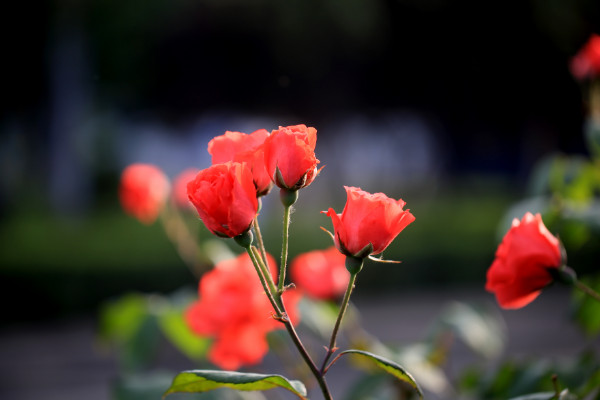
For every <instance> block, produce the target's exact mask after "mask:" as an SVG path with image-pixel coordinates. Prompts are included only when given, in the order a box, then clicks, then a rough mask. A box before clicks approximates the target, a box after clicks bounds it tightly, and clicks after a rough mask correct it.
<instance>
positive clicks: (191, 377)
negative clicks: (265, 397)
mask: <svg viewBox="0 0 600 400" xmlns="http://www.w3.org/2000/svg"><path fill="white" fill-rule="evenodd" d="M224 387H225V388H230V389H234V390H248V391H249V390H269V389H273V388H277V387H280V388H283V389H286V390H288V391H290V392H292V393H294V394H295V395H296V396H298V397H299V398H301V399H304V400H306V387H305V386H304V384H303V383H302V382H300V381H292V380H288V379H287V378H284V377H283V376H281V375H263V374H253V373H247V372H233V371H215V370H205V369H204V370H201V369H197V370H191V371H183V372H180V373H179V374H177V376H175V378H174V379H173V383H172V384H171V387H170V388H169V389H168V390H167V391H166V392H165V394H164V395H163V399H164V398H165V397H166V396H168V395H169V394H171V393H176V392H185V393H201V392H208V391H209V390H214V389H219V388H224Z"/></svg>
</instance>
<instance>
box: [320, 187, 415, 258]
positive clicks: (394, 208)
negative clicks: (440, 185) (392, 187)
mask: <svg viewBox="0 0 600 400" xmlns="http://www.w3.org/2000/svg"><path fill="white" fill-rule="evenodd" d="M344 188H345V189H346V194H347V196H348V198H347V200H346V206H345V207H344V211H342V213H341V214H336V212H335V211H334V210H333V208H330V209H329V210H328V211H327V216H329V217H331V221H332V222H333V229H334V231H335V234H334V241H335V246H336V247H337V248H338V250H339V251H341V252H342V253H344V254H345V255H347V256H353V257H360V258H364V257H366V256H368V255H370V254H379V253H381V252H382V251H384V250H385V249H386V247H388V246H389V244H390V243H391V242H392V240H394V238H395V237H396V236H398V234H399V233H400V232H402V230H403V229H404V228H406V226H407V225H408V224H410V223H411V222H413V221H414V220H415V217H414V216H413V215H412V214H411V213H410V212H409V211H410V210H403V207H404V206H405V205H406V203H405V202H404V201H403V200H402V199H400V200H394V199H390V198H389V197H387V196H386V195H385V194H383V193H375V194H371V193H367V192H365V191H363V190H360V188H355V187H348V186H344Z"/></svg>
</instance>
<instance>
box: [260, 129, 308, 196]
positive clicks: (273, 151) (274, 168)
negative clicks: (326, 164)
mask: <svg viewBox="0 0 600 400" xmlns="http://www.w3.org/2000/svg"><path fill="white" fill-rule="evenodd" d="M316 144H317V130H316V129H315V128H311V127H308V128H307V127H306V125H295V126H287V127H279V129H278V130H274V131H273V132H271V135H270V136H269V137H268V138H267V139H266V140H265V145H264V151H265V164H266V166H267V171H268V173H269V176H270V177H271V179H272V180H273V181H274V182H275V184H276V185H277V186H279V187H280V188H284V189H288V190H298V189H301V188H303V187H305V186H308V185H310V184H311V182H312V181H313V180H314V179H315V177H316V176H317V164H318V163H319V160H317V158H316V156H315V146H316Z"/></svg>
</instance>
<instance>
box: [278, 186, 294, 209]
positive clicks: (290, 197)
mask: <svg viewBox="0 0 600 400" xmlns="http://www.w3.org/2000/svg"><path fill="white" fill-rule="evenodd" d="M279 198H280V199H281V204H283V206H284V207H291V206H292V205H293V204H294V203H295V202H296V201H297V200H298V191H297V190H291V189H281V190H280V191H279Z"/></svg>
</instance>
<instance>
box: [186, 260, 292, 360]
mask: <svg viewBox="0 0 600 400" xmlns="http://www.w3.org/2000/svg"><path fill="white" fill-rule="evenodd" d="M267 260H268V264H269V266H270V267H271V268H270V269H271V274H272V275H273V277H274V278H276V267H275V266H276V263H275V260H274V259H273V257H272V256H271V255H267ZM198 292H199V298H200V299H199V300H198V301H196V302H195V303H193V304H192V305H191V306H190V307H189V308H188V310H187V312H186V314H185V318H186V321H187V323H188V325H189V326H190V328H191V329H192V331H194V332H195V333H197V334H199V335H203V336H210V337H214V338H215V341H214V343H213V345H212V347H211V349H210V352H209V358H210V360H211V361H212V362H213V363H215V364H216V365H218V366H219V367H221V368H224V369H228V370H234V369H238V368H239V367H240V366H241V365H251V364H256V363H258V362H260V361H261V360H262V358H263V357H264V355H265V354H266V353H267V351H268V350H269V346H268V344H267V340H266V335H267V333H269V332H271V331H273V330H275V329H279V328H283V324H281V322H278V321H276V320H275V319H273V318H272V313H273V308H272V307H271V303H270V302H269V300H268V299H267V296H266V295H265V293H264V289H263V287H262V285H261V283H260V280H259V278H258V276H257V274H256V271H255V269H254V266H253V265H252V261H251V260H250V257H249V256H248V254H247V253H243V254H241V255H240V256H238V257H237V258H235V259H230V260H225V261H221V262H220V263H218V264H217V265H216V266H215V268H214V269H213V270H211V271H209V272H207V273H206V274H204V276H203V277H202V279H201V280H200V285H199V288H198ZM283 297H284V299H285V301H286V306H287V310H288V316H289V318H290V320H291V321H292V322H293V323H297V322H298V318H299V313H298V312H297V305H298V301H299V300H300V294H299V292H298V291H295V290H286V292H285V293H284V294H283Z"/></svg>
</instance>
